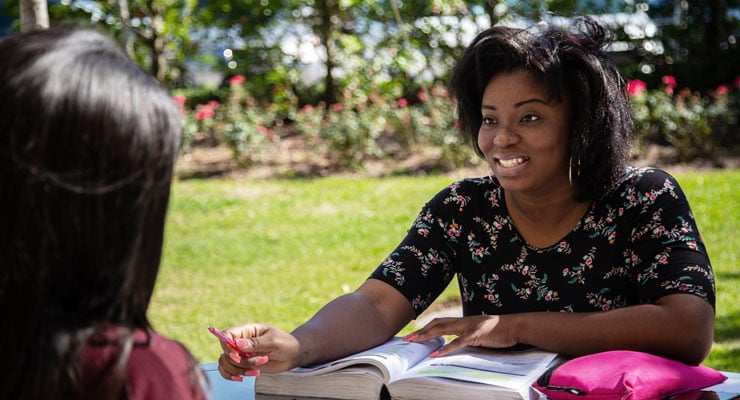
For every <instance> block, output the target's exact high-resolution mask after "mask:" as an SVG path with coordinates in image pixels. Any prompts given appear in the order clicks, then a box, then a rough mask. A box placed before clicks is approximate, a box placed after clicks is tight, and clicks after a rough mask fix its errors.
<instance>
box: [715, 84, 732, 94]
mask: <svg viewBox="0 0 740 400" xmlns="http://www.w3.org/2000/svg"><path fill="white" fill-rule="evenodd" d="M729 90H730V89H729V88H728V87H727V85H719V86H717V94H718V95H720V96H722V95H725V94H727V92H728V91H729Z"/></svg>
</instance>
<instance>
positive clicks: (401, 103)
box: [398, 97, 409, 107]
mask: <svg viewBox="0 0 740 400" xmlns="http://www.w3.org/2000/svg"><path fill="white" fill-rule="evenodd" d="M407 105H409V101H408V100H406V99H404V98H403V97H401V98H400V99H398V106H399V107H406V106H407Z"/></svg>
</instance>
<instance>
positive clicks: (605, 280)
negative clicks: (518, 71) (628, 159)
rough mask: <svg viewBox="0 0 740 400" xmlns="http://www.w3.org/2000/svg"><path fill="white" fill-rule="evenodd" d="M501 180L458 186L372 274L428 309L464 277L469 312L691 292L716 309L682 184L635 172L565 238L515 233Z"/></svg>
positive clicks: (580, 308)
mask: <svg viewBox="0 0 740 400" xmlns="http://www.w3.org/2000/svg"><path fill="white" fill-rule="evenodd" d="M503 199H504V190H503V188H502V187H501V186H500V184H499V182H498V180H497V179H496V178H495V177H494V178H491V177H483V178H471V179H465V180H461V181H458V182H455V183H453V184H452V185H450V186H449V187H447V188H446V189H444V190H442V191H441V192H440V193H438V194H437V195H436V196H435V197H434V198H432V199H431V200H430V201H429V202H428V203H427V204H426V205H425V206H424V208H423V209H422V211H421V212H420V213H419V216H418V217H417V218H416V221H415V222H414V224H413V226H412V227H411V229H410V230H409V232H408V235H407V236H406V238H405V239H404V240H403V241H402V242H401V244H399V246H398V247H397V248H396V249H395V251H393V253H392V254H391V255H390V256H388V258H386V259H385V260H384V261H383V263H382V264H381V265H380V266H378V268H377V269H376V270H375V271H374V272H373V274H372V275H371V277H372V278H376V279H380V280H382V281H385V282H387V283H389V284H390V285H392V286H394V287H396V288H397V289H398V290H399V291H400V292H401V293H403V295H404V296H406V298H408V299H409V301H411V303H412V305H413V307H414V309H415V311H416V313H417V315H418V314H420V313H421V312H422V311H424V310H425V309H426V308H427V307H428V306H429V305H430V304H431V303H432V301H434V299H436V298H437V296H438V295H439V294H440V293H442V291H443V290H444V289H445V288H446V287H447V285H448V284H449V283H450V281H451V280H452V278H453V276H454V275H455V274H457V279H458V284H459V287H460V294H461V297H462V303H463V313H464V315H478V314H510V313H518V312H527V311H568V312H587V311H606V310H610V309H615V308H620V307H625V306H629V305H634V304H642V303H654V302H655V301H656V300H658V299H659V298H660V297H662V296H665V295H668V294H673V293H689V294H693V295H696V296H699V297H701V298H703V299H705V300H707V301H708V302H709V303H710V304H712V306H713V307H714V302H715V288H714V276H713V274H712V268H711V266H710V264H709V258H708V256H707V253H706V249H705V248H704V244H703V243H702V240H701V237H700V235H699V231H698V230H697V227H696V223H695V222H694V216H693V213H692V212H691V209H690V207H689V204H688V202H687V200H686V197H685V196H684V194H683V192H682V191H681V189H680V187H679V186H678V183H677V182H676V181H675V179H674V178H673V177H671V176H670V175H668V174H667V173H665V172H663V171H661V170H657V169H650V168H644V169H636V168H629V169H628V170H627V171H626V173H625V175H624V179H623V181H622V183H621V184H620V185H619V187H618V188H617V189H616V190H614V191H613V192H612V193H611V194H610V195H609V196H607V197H606V198H605V199H603V200H600V201H595V202H593V204H592V205H591V207H590V208H589V210H588V211H587V213H586V214H585V215H584V217H583V218H582V219H581V220H580V222H579V223H578V224H577V225H576V227H575V228H574V229H573V230H572V231H571V232H570V233H569V234H568V235H567V236H565V237H564V238H563V239H562V240H560V241H559V242H558V243H557V244H555V245H553V246H551V247H548V248H536V247H533V246H531V245H529V244H527V243H526V242H525V241H524V240H523V239H522V238H521V237H520V236H519V234H518V233H517V230H516V227H515V226H514V224H513V223H512V221H511V219H510V217H509V214H508V211H507V209H506V204H505V202H504V200H503Z"/></svg>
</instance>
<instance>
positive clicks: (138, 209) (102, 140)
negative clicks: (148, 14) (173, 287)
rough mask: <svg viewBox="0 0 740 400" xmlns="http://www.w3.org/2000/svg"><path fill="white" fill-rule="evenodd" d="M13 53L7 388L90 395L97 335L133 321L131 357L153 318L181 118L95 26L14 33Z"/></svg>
mask: <svg viewBox="0 0 740 400" xmlns="http://www.w3.org/2000/svg"><path fill="white" fill-rule="evenodd" d="M0 60H2V61H0V310H1V311H2V312H1V313H0V318H2V320H3V332H2V335H1V337H2V339H3V340H2V343H0V360H2V362H3V363H4V364H5V365H6V366H9V367H10V368H9V369H6V371H4V372H3V374H1V375H0V398H14V399H15V398H44V399H61V398H83V397H84V396H85V393H84V387H85V382H84V379H85V378H84V377H82V376H80V372H79V370H78V366H77V363H78V361H79V354H80V351H81V349H82V348H83V346H84V344H85V342H86V341H87V339H88V338H89V337H90V336H91V335H93V334H95V333H97V332H99V331H100V330H101V329H102V328H103V327H104V326H106V325H111V324H112V325H116V326H119V327H124V328H128V329H127V331H128V332H129V334H127V335H124V339H122V343H121V347H122V349H124V351H123V352H122V353H121V356H120V359H119V362H118V366H117V367H118V369H119V370H120V369H121V366H125V363H126V359H127V357H128V352H127V351H125V350H126V349H128V350H130V348H131V343H132V341H133V332H134V331H135V330H136V329H150V328H151V327H150V323H149V321H148V319H147V315H146V312H147V308H148V305H149V301H150V298H151V295H152V292H153V289H154V284H155V279H156V277H157V274H158V270H159V263H160V257H161V249H162V242H163V233H164V222H165V214H166V210H167V204H168V200H169V194H170V183H171V180H172V174H173V167H174V162H175V159H176V156H177V150H178V145H179V134H180V129H181V118H180V115H179V110H178V108H177V106H176V105H175V103H174V102H173V101H172V99H171V97H170V96H169V95H168V94H167V92H166V91H165V90H163V89H162V88H161V87H160V86H159V84H158V83H157V82H156V80H155V79H153V78H152V77H151V76H150V75H149V74H147V73H145V72H144V71H142V70H141V69H140V68H139V67H138V66H137V65H136V64H135V63H134V62H132V61H131V60H130V59H129V58H128V57H127V56H126V55H125V54H124V53H123V52H122V51H121V50H120V47H119V46H118V45H117V43H115V42H114V41H113V40H111V39H109V38H108V37H107V36H105V35H103V34H101V33H98V32H96V31H94V30H83V29H73V28H57V29H51V30H45V31H36V32H32V33H29V34H21V35H16V36H12V37H10V38H7V39H5V40H3V41H2V42H0ZM119 372H120V371H119ZM119 375H120V374H119ZM111 397H113V396H111ZM115 397H118V395H115ZM124 397H125V395H124Z"/></svg>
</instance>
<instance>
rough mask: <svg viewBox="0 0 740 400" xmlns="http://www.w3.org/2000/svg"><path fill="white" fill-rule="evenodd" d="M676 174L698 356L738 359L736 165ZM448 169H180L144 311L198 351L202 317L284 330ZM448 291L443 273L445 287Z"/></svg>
mask: <svg viewBox="0 0 740 400" xmlns="http://www.w3.org/2000/svg"><path fill="white" fill-rule="evenodd" d="M676 177H677V178H678V180H679V183H680V184H681V186H682V187H683V189H684V191H685V192H686V193H687V196H688V197H689V200H690V201H691V203H692V207H693V210H694V213H695V214H696V217H697V220H698V223H699V227H700V230H701V232H702V235H703V238H704V241H705V242H706V244H707V247H708V250H709V254H710V258H711V260H712V264H713V267H714V271H715V275H716V279H717V291H718V299H717V319H716V321H717V322H716V330H715V346H714V349H713V351H712V353H711V355H710V357H709V359H708V360H707V361H706V362H705V364H706V365H709V366H711V367H714V368H717V369H721V370H731V371H740V270H738V268H737V265H738V249H740V236H739V235H737V232H738V229H740V192H739V191H738V188H740V170H732V171H717V172H701V173H699V172H690V173H689V172H681V173H676ZM452 179H453V178H450V177H448V176H428V177H393V178H383V179H379V178H352V177H331V178H321V179H306V180H253V181H236V180H186V181H177V182H175V184H174V188H173V195H172V203H171V209H170V213H169V216H168V223H167V233H166V239H165V242H166V243H165V250H164V256H163V266H162V270H161V274H160V276H159V280H158V283H157V287H156V290H155V294H154V298H153V300H152V305H151V309H150V318H151V320H152V323H153V324H154V326H155V328H156V329H157V330H159V331H160V332H162V333H164V334H166V335H168V336H171V337H174V338H176V339H178V340H180V341H182V342H183V343H184V344H185V345H186V346H187V347H188V348H190V350H191V351H192V352H193V353H194V355H195V356H196V357H197V358H198V359H199V361H201V362H210V361H214V360H215V359H216V358H217V357H218V354H219V352H220V348H219V345H218V343H217V341H216V340H215V339H214V338H213V337H212V336H211V335H210V334H208V332H207V331H206V327H207V326H209V325H214V326H217V327H220V328H226V327H228V326H231V325H234V324H238V323H242V322H246V321H259V322H268V323H271V324H274V325H276V326H278V327H281V328H283V329H286V330H291V329H292V328H294V327H295V326H296V325H298V324H299V323H301V322H302V321H304V320H305V319H306V318H308V317H309V316H310V315H312V314H313V313H314V312H316V311H317V310H318V308H319V307H321V306H322V305H323V304H324V303H326V302H327V301H329V300H331V299H332V298H334V297H336V296H338V295H341V294H342V293H345V292H347V291H350V290H354V289H355V288H356V287H357V286H358V285H360V284H361V283H362V282H363V281H364V280H365V279H366V277H367V275H368V274H369V273H370V272H371V271H372V270H373V269H374V268H375V267H376V266H377V265H378V263H380V262H381V261H382V260H383V259H384V258H385V256H386V255H387V254H388V253H389V252H390V251H391V250H393V249H394V248H395V246H396V244H397V243H398V241H399V240H400V239H401V238H402V237H403V235H404V234H405V232H406V230H407V229H408V227H409V226H410V224H411V222H412V221H413V219H414V217H415V216H416V213H417V212H418V211H419V209H420V208H421V206H422V205H423V204H424V202H425V201H426V200H428V199H429V198H430V197H431V196H432V195H434V194H435V193H436V192H437V191H439V190H440V189H442V188H443V187H444V186H446V185H447V184H449V183H450V182H451V180H452ZM456 295H457V289H456V285H451V288H450V289H448V291H447V292H445V294H444V295H443V298H444V299H453V298H454V297H455V296H456ZM409 329H410V328H407V329H406V331H408V330H409Z"/></svg>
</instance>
